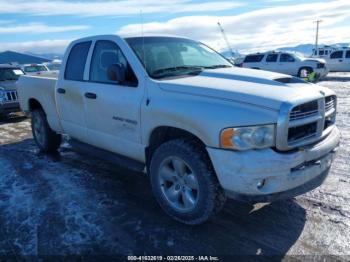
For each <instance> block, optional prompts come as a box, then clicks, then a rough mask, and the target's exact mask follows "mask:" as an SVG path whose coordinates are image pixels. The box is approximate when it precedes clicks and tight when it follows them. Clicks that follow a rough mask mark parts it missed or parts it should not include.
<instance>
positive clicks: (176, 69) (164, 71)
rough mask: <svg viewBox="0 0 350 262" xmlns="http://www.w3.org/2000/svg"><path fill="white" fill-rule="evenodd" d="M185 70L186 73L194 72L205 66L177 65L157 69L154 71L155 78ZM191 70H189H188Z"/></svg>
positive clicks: (200, 70)
mask: <svg viewBox="0 0 350 262" xmlns="http://www.w3.org/2000/svg"><path fill="white" fill-rule="evenodd" d="M181 71H185V72H183V73H185V74H193V73H197V72H202V71H203V66H175V67H167V68H161V69H158V70H155V71H153V72H152V76H153V77H154V78H162V77H168V76H174V75H177V74H176V73H177V72H181ZM188 71H189V72H188Z"/></svg>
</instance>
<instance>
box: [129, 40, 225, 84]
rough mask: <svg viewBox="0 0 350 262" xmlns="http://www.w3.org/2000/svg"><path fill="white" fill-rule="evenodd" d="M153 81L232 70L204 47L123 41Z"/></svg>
mask: <svg viewBox="0 0 350 262" xmlns="http://www.w3.org/2000/svg"><path fill="white" fill-rule="evenodd" d="M125 40H126V41H127V42H128V44H129V45H130V47H131V48H132V49H133V50H134V52H135V53H136V55H137V56H138V58H139V59H140V61H141V62H142V64H143V66H144V67H145V69H146V71H147V73H148V74H149V75H150V76H151V77H153V78H157V79H159V78H163V77H172V76H182V75H191V74H195V73H198V72H201V71H202V70H204V69H215V68H223V67H232V65H231V64H230V63H229V62H228V61H227V60H226V59H225V58H223V57H222V56H221V55H219V54H218V53H217V52H215V51H214V50H212V49H211V48H209V47H207V46H206V45H204V44H202V43H199V42H195V41H192V40H188V39H184V38H175V37H144V38H142V37H135V38H127V39H125Z"/></svg>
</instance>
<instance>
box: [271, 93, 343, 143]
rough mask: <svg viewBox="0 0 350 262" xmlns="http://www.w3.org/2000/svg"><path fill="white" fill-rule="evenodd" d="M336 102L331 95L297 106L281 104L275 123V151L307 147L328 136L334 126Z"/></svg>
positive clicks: (334, 97)
mask: <svg viewBox="0 0 350 262" xmlns="http://www.w3.org/2000/svg"><path fill="white" fill-rule="evenodd" d="M336 102H337V98H336V96H335V95H332V96H327V97H322V98H319V99H317V100H313V101H309V102H306V103H302V104H299V105H292V104H289V103H283V104H282V106H281V110H280V117H279V119H278V122H277V137H276V147H277V149H279V150H290V149H293V148H296V147H300V146H304V145H308V144H311V143H314V142H317V141H319V140H321V139H322V138H323V137H325V136H326V135H327V134H329V132H330V131H331V130H332V128H331V127H332V126H333V125H334V124H335V118H336V107H337V105H336Z"/></svg>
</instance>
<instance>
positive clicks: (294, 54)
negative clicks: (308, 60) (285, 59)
mask: <svg viewBox="0 0 350 262" xmlns="http://www.w3.org/2000/svg"><path fill="white" fill-rule="evenodd" d="M292 55H293V56H294V57H296V58H298V59H299V60H303V59H305V56H304V55H303V54H302V53H299V52H295V53H293V54H292Z"/></svg>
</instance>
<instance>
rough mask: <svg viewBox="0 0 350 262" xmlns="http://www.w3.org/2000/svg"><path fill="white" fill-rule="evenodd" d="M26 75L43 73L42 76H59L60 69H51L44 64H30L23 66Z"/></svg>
mask: <svg viewBox="0 0 350 262" xmlns="http://www.w3.org/2000/svg"><path fill="white" fill-rule="evenodd" d="M22 69H23V71H24V72H25V73H26V75H40V76H41V75H42V76H57V75H58V71H51V70H50V69H49V68H48V67H47V66H46V65H44V64H28V65H23V66H22Z"/></svg>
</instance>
